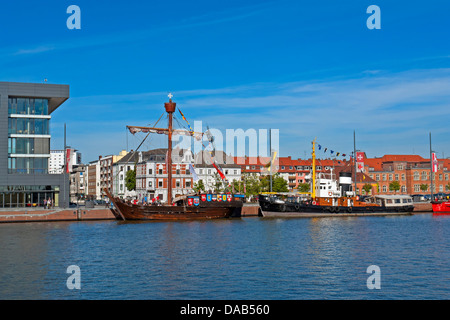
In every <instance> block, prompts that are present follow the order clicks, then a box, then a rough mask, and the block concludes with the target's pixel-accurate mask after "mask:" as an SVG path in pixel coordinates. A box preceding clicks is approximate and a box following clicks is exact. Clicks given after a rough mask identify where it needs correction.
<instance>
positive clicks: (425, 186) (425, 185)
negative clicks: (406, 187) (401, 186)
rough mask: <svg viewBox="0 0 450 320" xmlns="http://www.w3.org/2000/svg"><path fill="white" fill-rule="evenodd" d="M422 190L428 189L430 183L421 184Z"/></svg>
mask: <svg viewBox="0 0 450 320" xmlns="http://www.w3.org/2000/svg"><path fill="white" fill-rule="evenodd" d="M420 190H422V191H427V190H428V185H427V184H425V183H424V184H421V185H420Z"/></svg>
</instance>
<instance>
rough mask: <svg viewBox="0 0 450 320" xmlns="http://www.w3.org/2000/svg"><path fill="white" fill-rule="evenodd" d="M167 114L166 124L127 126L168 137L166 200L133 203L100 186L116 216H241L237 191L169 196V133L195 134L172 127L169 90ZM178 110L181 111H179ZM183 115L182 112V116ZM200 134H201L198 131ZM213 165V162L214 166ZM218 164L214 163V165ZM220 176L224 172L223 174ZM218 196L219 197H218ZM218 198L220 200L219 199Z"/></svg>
mask: <svg viewBox="0 0 450 320" xmlns="http://www.w3.org/2000/svg"><path fill="white" fill-rule="evenodd" d="M164 107H165V112H166V113H167V114H168V128H151V127H137V126H127V128H128V129H129V130H130V132H131V133H133V134H134V133H136V132H144V133H157V134H166V135H167V137H168V150H167V159H166V161H167V162H166V164H167V167H166V170H167V177H168V181H167V195H168V196H167V203H165V204H163V205H153V204H150V205H146V204H133V203H131V202H129V201H128V202H127V201H124V200H122V199H119V198H117V197H114V196H112V195H111V193H110V192H109V191H108V189H103V191H104V192H105V194H106V196H107V197H108V198H109V199H110V201H111V203H112V204H113V205H114V207H113V208H112V209H111V210H112V212H113V214H114V216H115V217H116V219H118V220H199V219H221V218H231V217H240V216H241V210H242V206H243V202H244V201H243V200H244V198H243V197H242V195H236V194H230V193H229V194H214V195H213V194H196V195H184V196H181V197H178V198H175V199H173V197H172V185H173V181H172V135H173V134H182V135H190V136H195V135H198V134H197V133H195V132H193V131H192V130H174V129H173V113H174V112H175V110H176V103H175V102H172V95H171V94H169V102H166V103H165V104H164ZM180 113H181V112H180ZM183 117H184V116H183ZM199 135H200V137H201V136H202V134H199ZM215 167H216V166H215ZM216 168H217V167H216ZM222 176H223V175H222ZM219 197H220V198H219ZM218 199H219V200H220V201H218Z"/></svg>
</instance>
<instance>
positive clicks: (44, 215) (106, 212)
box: [0, 204, 260, 223]
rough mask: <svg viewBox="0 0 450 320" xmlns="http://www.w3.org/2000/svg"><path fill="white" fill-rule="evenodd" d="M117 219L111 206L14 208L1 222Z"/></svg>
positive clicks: (254, 209) (251, 209) (248, 210)
mask: <svg viewBox="0 0 450 320" xmlns="http://www.w3.org/2000/svg"><path fill="white" fill-rule="evenodd" d="M257 215H260V208H259V205H256V204H255V205H253V204H250V205H245V206H244V207H243V209H242V216H243V217H245V216H247V217H248V216H257ZM93 220H115V217H114V214H113V213H112V212H111V209H109V208H93V209H91V208H89V209H86V208H78V209H77V208H72V209H47V210H45V209H28V210H27V209H22V210H17V209H12V210H9V211H7V210H6V211H3V210H2V211H0V223H7V222H45V221H93Z"/></svg>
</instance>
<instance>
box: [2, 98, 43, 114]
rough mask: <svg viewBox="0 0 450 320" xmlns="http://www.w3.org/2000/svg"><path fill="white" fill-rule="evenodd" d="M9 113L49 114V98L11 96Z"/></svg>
mask: <svg viewBox="0 0 450 320" xmlns="http://www.w3.org/2000/svg"><path fill="white" fill-rule="evenodd" d="M8 114H27V115H42V116H46V115H48V100H47V99H30V98H9V99H8Z"/></svg>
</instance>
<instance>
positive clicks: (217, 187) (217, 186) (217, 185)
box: [214, 172, 223, 193]
mask: <svg viewBox="0 0 450 320" xmlns="http://www.w3.org/2000/svg"><path fill="white" fill-rule="evenodd" d="M222 191H223V182H222V179H221V178H220V176H219V174H218V173H217V172H214V192H215V193H220V192H222Z"/></svg>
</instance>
